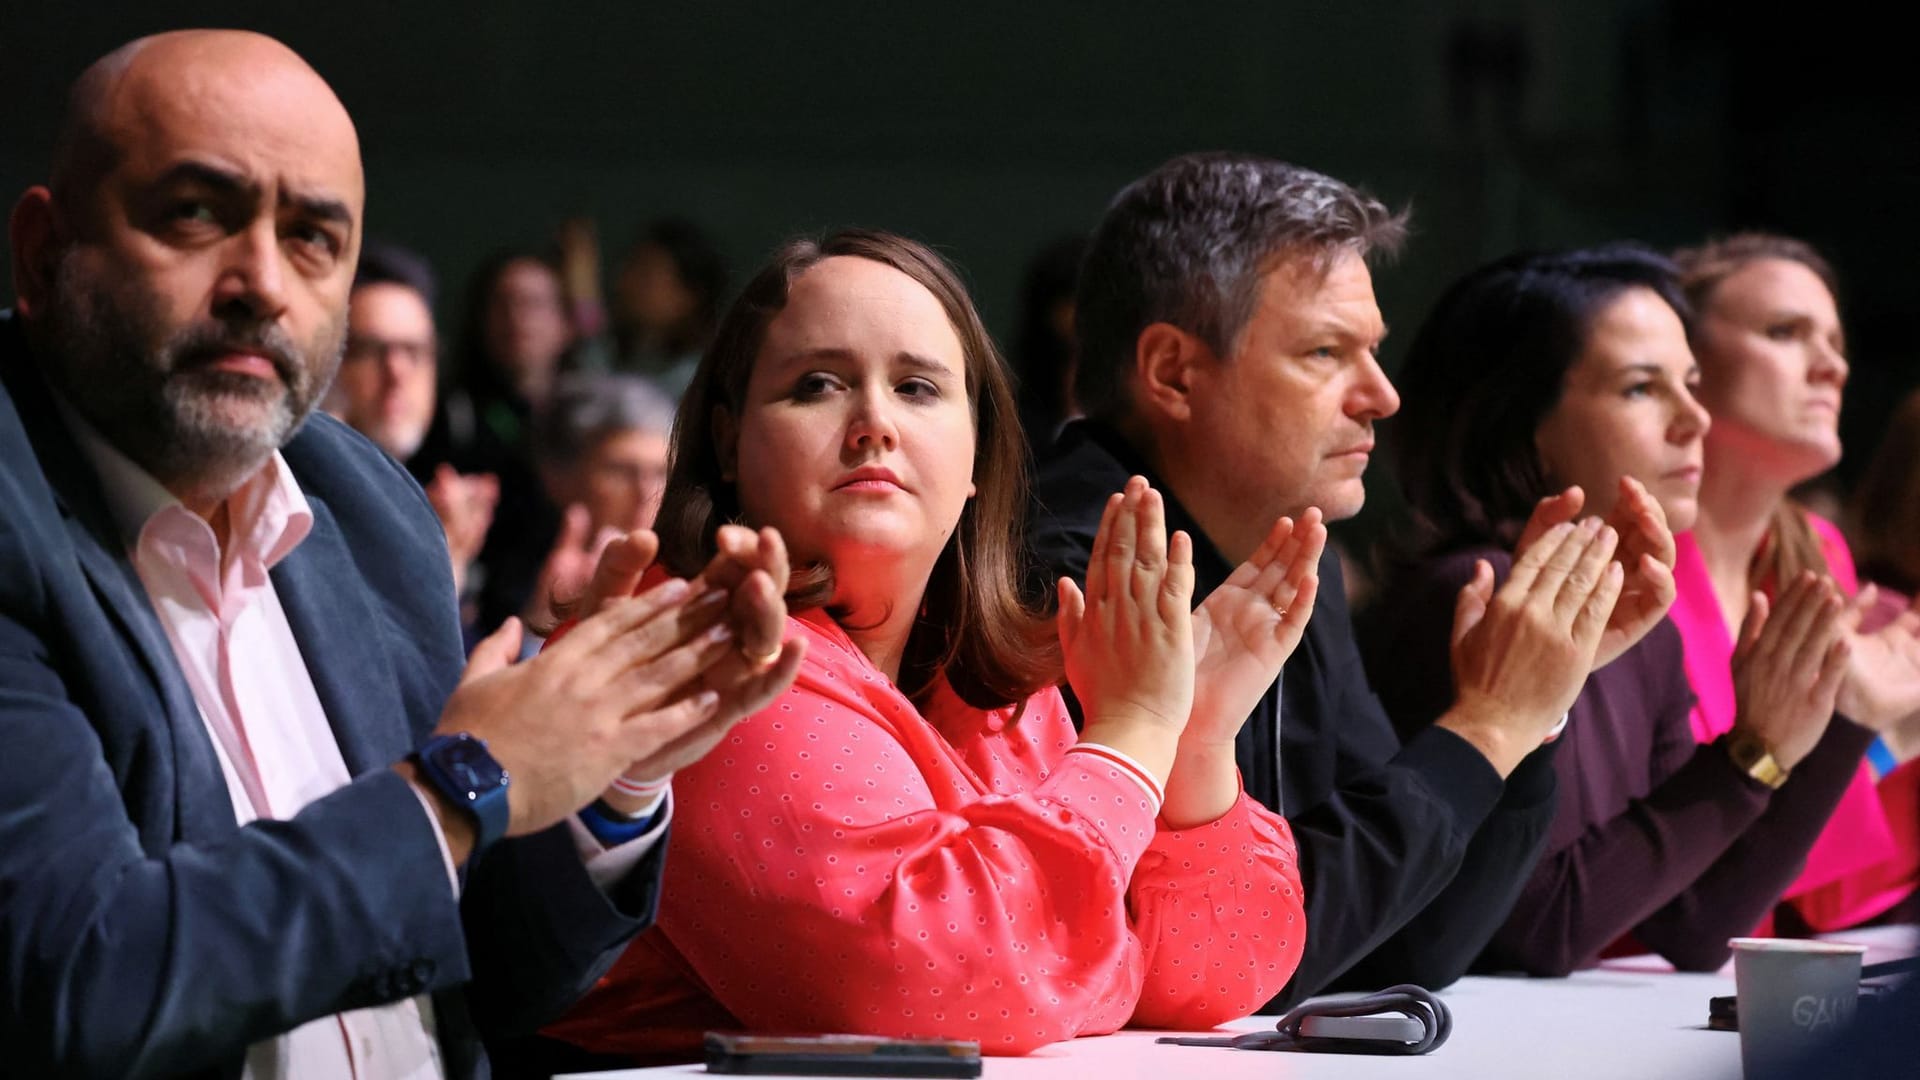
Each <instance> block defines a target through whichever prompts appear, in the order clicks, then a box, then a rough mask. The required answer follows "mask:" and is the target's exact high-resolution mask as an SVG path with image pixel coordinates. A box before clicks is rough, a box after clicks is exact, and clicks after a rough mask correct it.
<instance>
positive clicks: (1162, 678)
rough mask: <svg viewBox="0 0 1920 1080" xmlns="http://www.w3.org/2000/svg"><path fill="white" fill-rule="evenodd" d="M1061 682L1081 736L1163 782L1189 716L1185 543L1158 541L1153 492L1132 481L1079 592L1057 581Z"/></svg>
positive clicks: (1162, 513)
mask: <svg viewBox="0 0 1920 1080" xmlns="http://www.w3.org/2000/svg"><path fill="white" fill-rule="evenodd" d="M1059 597H1060V618H1059V628H1060V647H1061V652H1062V654H1063V658H1064V660H1065V662H1066V671H1067V682H1068V684H1069V685H1071V686H1072V687H1073V691H1074V693H1075V694H1076V695H1077V696H1078V697H1079V699H1080V704H1081V705H1082V706H1083V707H1084V709H1085V711H1086V718H1087V723H1086V727H1085V729H1084V730H1083V731H1082V733H1081V734H1082V738H1084V739H1087V740H1090V741H1095V742H1100V743H1103V744H1105V745H1107V746H1111V747H1113V748H1114V749H1116V750H1119V751H1121V752H1123V753H1126V754H1129V755H1131V756H1132V757H1133V758H1134V759H1135V760H1136V761H1138V762H1140V764H1141V765H1142V766H1143V767H1145V768H1146V769H1147V770H1148V771H1150V772H1152V773H1153V774H1154V775H1155V776H1156V777H1159V778H1161V779H1162V780H1163V781H1164V779H1165V778H1166V776H1167V773H1168V771H1169V770H1171V768H1172V765H1173V756H1174V751H1175V749H1176V748H1177V746H1178V743H1179V738H1180V733H1181V732H1182V731H1183V730H1184V729H1185V728H1186V725H1187V718H1188V716H1189V714H1190V713H1191V712H1192V709H1193V677H1194V651H1193V612H1192V604H1193V542H1192V541H1191V540H1190V539H1189V538H1188V537H1187V535H1186V534H1185V533H1181V532H1176V533H1174V534H1173V537H1172V539H1171V540H1169V539H1168V537H1167V528H1166V509H1165V505H1164V503H1163V502H1162V500H1161V497H1160V493H1159V492H1157V491H1155V490H1153V488H1151V487H1150V486H1148V484H1147V482H1146V481H1145V480H1144V479H1142V478H1140V477H1138V476H1136V477H1133V478H1132V479H1130V480H1128V481H1127V486H1126V489H1125V490H1124V491H1122V492H1121V493H1119V494H1116V495H1114V496H1112V497H1110V498H1108V500H1107V506H1106V510H1105V512H1104V513H1103V514H1102V515H1101V518H1100V531H1099V532H1098V533H1097V534H1096V535H1095V536H1094V539H1093V551H1092V553H1091V555H1090V556H1089V558H1088V560H1087V585H1086V589H1085V591H1084V592H1082V590H1081V589H1080V588H1078V587H1077V586H1075V585H1074V583H1073V581H1072V580H1071V579H1069V578H1061V579H1060V582H1059Z"/></svg>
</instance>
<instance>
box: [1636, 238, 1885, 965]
mask: <svg viewBox="0 0 1920 1080" xmlns="http://www.w3.org/2000/svg"><path fill="white" fill-rule="evenodd" d="M1676 261H1677V262H1678V263H1679V264H1680V268H1681V275H1682V281H1683V284H1684V286H1685V288H1686V290H1687V294H1688V300H1689V301H1691V303H1692V304H1693V307H1694V312H1695V315H1696V319H1695V324H1694V326H1693V328H1692V334H1691V338H1692V343H1693V346H1694V353H1695V355H1696V356H1697V357H1698V359H1699V362H1700V369H1701V388H1700V400H1701V403H1702V404H1704V405H1705V406H1706V407H1707V411H1708V412H1709V413H1710V414H1711V415H1712V417H1713V426H1712V427H1711V428H1710V429H1709V430H1708V432H1707V437H1706V464H1705V471H1704V474H1703V476H1702V480H1701V488H1700V514H1699V519H1698V521H1697V522H1696V524H1695V525H1694V528H1693V531H1692V532H1691V533H1688V534H1684V535H1682V536H1680V537H1679V538H1678V547H1679V551H1678V560H1677V562H1676V563H1675V566H1674V578H1675V583H1676V585H1677V586H1678V590H1679V595H1678V597H1677V599H1676V600H1675V602H1674V605H1673V609H1672V611H1671V613H1670V614H1671V617H1672V619H1673V621H1674V624H1675V625H1676V626H1677V627H1679V629H1680V633H1681V636H1682V638H1683V639H1684V641H1685V644H1686V665H1687V675H1688V679H1689V681H1690V682H1691V683H1692V685H1693V689H1694V693H1695V694H1696V695H1698V697H1699V704H1698V706H1697V708H1696V709H1695V711H1694V715H1693V722H1694V734H1695V735H1696V736H1698V737H1699V738H1700V739H1701V740H1702V741H1705V740H1708V739H1712V738H1715V737H1717V736H1719V735H1720V734H1721V733H1722V732H1725V731H1726V730H1727V729H1728V728H1729V727H1731V726H1732V723H1733V716H1734V698H1733V682H1732V676H1731V673H1730V668H1729V661H1730V659H1731V657H1732V655H1733V647H1734V646H1733V643H1734V640H1735V633H1736V628H1739V627H1741V626H1742V624H1743V623H1744V622H1745V621H1746V620H1747V619H1748V618H1749V617H1750V615H1751V613H1752V611H1753V610H1754V609H1755V608H1758V607H1761V606H1762V605H1763V604H1764V603H1765V602H1766V598H1768V597H1771V596H1772V595H1773V594H1774V593H1775V592H1777V591H1778V589H1779V588H1780V587H1781V586H1782V585H1783V584H1784V583H1787V582H1790V581H1791V580H1793V578H1795V577H1796V576H1798V575H1800V574H1802V573H1804V572H1808V571H1811V572H1815V573H1820V574H1826V575H1830V576H1831V577H1832V578H1833V579H1834V581H1835V582H1836V583H1837V584H1838V585H1840V586H1841V588H1842V589H1844V590H1845V591H1846V592H1847V593H1848V594H1849V595H1853V594H1854V593H1856V592H1857V591H1858V588H1859V583H1858V580H1857V578H1856V576H1855V574H1854V568H1853V558H1852V556H1851V555H1850V554H1849V552H1848V551H1847V545H1846V541H1845V540H1844V539H1842V537H1841V535H1840V531H1839V530H1838V529H1837V528H1835V527H1834V526H1833V525H1832V524H1831V523H1830V522H1827V521H1825V520H1823V519H1821V518H1819V517H1817V516H1815V515H1814V514H1811V513H1809V512H1807V511H1806V510H1804V509H1802V508H1801V507H1799V506H1797V505H1795V504H1794V503H1793V502H1792V501H1791V500H1789V498H1788V497H1787V493H1788V491H1789V489H1791V488H1792V487H1793V486H1795V485H1796V484H1798V483H1800V482H1801V481H1804V480H1807V479H1810V478H1812V477H1814V476H1817V475H1819V474H1820V473H1822V472H1825V471H1826V470H1827V469H1830V468H1832V467H1833V466H1834V464H1835V463H1837V462H1838V461H1839V459H1840V436H1839V416H1840V403H1841V392H1842V389H1843V387H1844V386H1845V385H1846V380H1847V360H1846V341H1845V337H1844V332H1843V330H1842V328H1841V325H1840V318H1839V314H1838V310H1837V304H1836V300H1835V297H1836V295H1837V293H1836V289H1835V284H1834V275H1833V271H1832V269H1831V268H1830V267H1829V266H1828V264H1827V263H1826V261H1825V260H1824V259H1822V258H1821V257H1820V255H1819V254H1818V253H1817V252H1815V251H1814V250H1813V249H1812V248H1811V247H1809V246H1808V245H1806V244H1804V243H1802V242H1800V241H1797V240H1791V239H1788V238H1785V237H1775V236H1766V235H1761V234H1745V235H1740V236H1735V237H1732V238H1729V239H1726V240H1721V241H1716V242H1714V243H1710V244H1707V245H1704V246H1702V247H1699V248H1695V249H1691V250H1687V251H1682V252H1680V253H1679V254H1678V255H1677V256H1676ZM1863 614H1864V612H1863V611H1861V610H1857V609H1856V610H1854V611H1852V612H1850V613H1849V616H1848V617H1849V618H1850V619H1851V620H1853V621H1854V622H1855V623H1856V624H1857V621H1858V619H1859V618H1860V616H1861V615H1863ZM1916 625H1920V616H1915V617H1914V618H1907V619H1901V620H1897V621H1895V622H1893V623H1891V624H1888V625H1887V626H1885V627H1883V628H1882V629H1880V630H1878V631H1875V632H1873V633H1858V632H1855V633H1853V634H1851V635H1850V638H1849V645H1850V647H1851V656H1850V660H1849V671H1848V675H1847V679H1846V681H1845V682H1844V683H1843V685H1842V687H1841V691H1840V699H1839V711H1840V712H1841V713H1843V714H1845V715H1846V716H1848V717H1850V718H1852V719H1853V720H1855V721H1856V722H1859V723H1861V724H1864V725H1866V726H1867V727H1869V728H1873V729H1875V730H1884V729H1885V728H1887V727H1889V726H1890V725H1892V724H1894V723H1896V722H1897V721H1899V720H1900V719H1901V718H1903V717H1904V716H1906V715H1908V714H1910V713H1912V712H1913V711H1914V710H1915V709H1920V636H1916V632H1915V631H1916ZM1756 767H1759V768H1762V769H1764V763H1761V764H1758V765H1757V766H1756ZM1874 779H1875V775H1874V769H1873V767H1872V766H1871V765H1869V764H1868V763H1866V762H1863V763H1862V764H1861V767H1860V772H1859V774H1858V775H1857V776H1856V777H1855V779H1854V782H1853V785H1852V786H1851V787H1850V788H1849V790H1848V792H1847V794H1846V795H1845V796H1844V797H1843V798H1842V800H1841V802H1840V805H1839V806H1838V808H1837V809H1836V810H1835V812H1834V815H1833V817H1832V818H1831V819H1830V821H1829V822H1828V825H1827V828H1826V830H1825V832H1823V833H1822V835H1821V837H1820V840H1819V841H1818V842H1817V843H1816V844H1815V845H1814V847H1813V850H1812V851H1811V852H1810V853H1809V854H1808V857H1807V862H1806V867H1805V869H1804V870H1803V872H1802V873H1801V875H1800V878H1799V879H1798V880H1797V881H1796V882H1795V883H1794V885H1793V886H1792V887H1791V888H1789V889H1788V890H1787V894H1786V898H1787V900H1788V902H1789V903H1790V904H1791V905H1792V907H1793V909H1794V913H1795V916H1796V919H1797V921H1800V922H1804V923H1805V924H1806V927H1807V928H1809V929H1813V930H1836V929H1839V928H1841V927H1845V926H1852V925H1856V924H1858V923H1860V922H1863V921H1865V920H1867V919H1870V918H1872V917H1874V916H1876V915H1879V914H1881V913H1883V912H1885V911H1886V910H1887V909H1888V908H1890V907H1892V906H1893V905H1894V904H1896V903H1898V902H1899V901H1900V900H1901V899H1902V898H1903V897H1905V896H1906V895H1907V894H1909V893H1911V892H1912V891H1913V888H1914V884H1915V880H1916V876H1920V851H1916V850H1914V849H1913V846H1912V844H1911V843H1910V842H1901V841H1899V840H1897V839H1896V834H1895V832H1894V830H1893V829H1891V828H1890V827H1889V825H1888V821H1887V815H1886V812H1885V810H1884V809H1883V807H1882V804H1881V798H1880V795H1879V793H1878V792H1877V791H1876V790H1875V785H1874ZM1907 835H1908V836H1911V833H1910V832H1909V833H1907ZM1789 928H1790V927H1789Z"/></svg>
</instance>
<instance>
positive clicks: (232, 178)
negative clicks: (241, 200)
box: [154, 161, 260, 198]
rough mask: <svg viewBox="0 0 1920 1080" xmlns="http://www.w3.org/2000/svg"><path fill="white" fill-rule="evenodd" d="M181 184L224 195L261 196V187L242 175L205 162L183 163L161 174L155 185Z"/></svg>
mask: <svg viewBox="0 0 1920 1080" xmlns="http://www.w3.org/2000/svg"><path fill="white" fill-rule="evenodd" d="M179 183H188V184H199V185H200V186H201V187H208V188H212V189H213V190H215V191H218V192H220V193H222V194H231V195H248V196H253V197H256V198H257V197H258V196H259V194H260V187H259V185H257V184H254V183H253V182H251V181H249V180H248V179H247V178H246V177H245V176H243V175H241V174H240V173H237V172H234V171H233V170H231V169H222V168H220V167H219V166H217V165H209V164H207V163H206V162H204V161H183V162H181V163H180V164H178V165H175V166H173V167H172V168H170V169H168V170H167V171H166V172H163V173H161V174H160V179H159V180H158V181H156V182H155V183H154V186H155V187H166V186H168V185H170V184H179Z"/></svg>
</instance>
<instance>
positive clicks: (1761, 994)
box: [1727, 938, 1867, 1077]
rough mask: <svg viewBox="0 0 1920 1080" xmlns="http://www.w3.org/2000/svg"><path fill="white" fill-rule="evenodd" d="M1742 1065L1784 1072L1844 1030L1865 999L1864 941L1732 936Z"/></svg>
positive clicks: (1760, 1072)
mask: <svg viewBox="0 0 1920 1080" xmlns="http://www.w3.org/2000/svg"><path fill="white" fill-rule="evenodd" d="M1727 944H1729V945H1731V946H1732V947H1733V983H1734V988H1735V990H1736V992H1737V993H1738V995H1739V1015H1740V1068H1741V1071H1742V1072H1744V1073H1745V1074H1746V1075H1747V1076H1750V1077H1757V1076H1765V1075H1782V1074H1781V1073H1780V1071H1779V1070H1781V1069H1782V1068H1784V1067H1786V1066H1787V1065H1788V1064H1790V1063H1791V1062H1792V1061H1794V1060H1795V1059H1796V1058H1798V1057H1800V1056H1802V1055H1804V1054H1805V1053H1807V1052H1808V1051H1809V1050H1811V1049H1813V1048H1814V1047H1816V1046H1819V1045H1820V1044H1821V1043H1822V1042H1825V1041H1826V1040H1828V1039H1831V1038H1832V1037H1833V1036H1834V1035H1836V1034H1838V1033H1839V1032H1840V1031H1842V1030H1844V1029H1845V1028H1846V1026H1847V1025H1848V1024H1849V1023H1851V1022H1852V1021H1853V1011H1854V1009H1855V1007H1856V1006H1857V1005H1858V1004H1859V1002H1860V958H1861V956H1862V955H1864V954H1865V953H1866V951H1867V947H1866V946H1865V945H1847V944H1844V943H1841V942H1837V941H1799V940H1795V939H1791V938H1734V939H1733V940H1731V941H1729V942H1728V943H1727Z"/></svg>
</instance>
